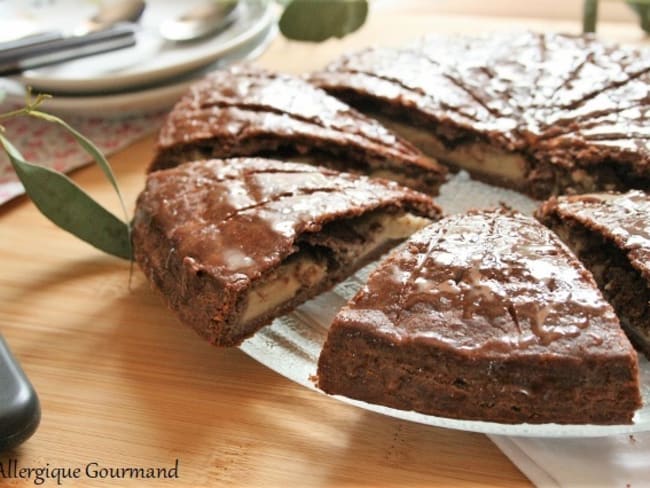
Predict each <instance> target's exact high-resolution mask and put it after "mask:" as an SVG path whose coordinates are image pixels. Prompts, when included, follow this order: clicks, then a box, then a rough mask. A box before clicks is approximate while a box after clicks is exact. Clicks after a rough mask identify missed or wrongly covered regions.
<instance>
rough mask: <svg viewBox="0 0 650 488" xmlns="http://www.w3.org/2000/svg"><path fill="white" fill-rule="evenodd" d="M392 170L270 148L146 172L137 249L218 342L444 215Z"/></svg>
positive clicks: (238, 335) (150, 273) (188, 319)
mask: <svg viewBox="0 0 650 488" xmlns="http://www.w3.org/2000/svg"><path fill="white" fill-rule="evenodd" d="M439 214H440V210H439V208H438V207H437V206H436V205H435V204H434V203H433V201H432V200H431V198H430V197H428V196H426V195H424V194H422V193H418V192H415V191H413V190H410V189H407V188H405V187H401V186H399V185H398V184H396V183H394V182H388V181H386V180H379V179H378V180H369V179H368V178H366V177H362V176H355V175H350V174H344V173H338V172H336V171H333V170H328V169H323V168H318V167H315V166H310V165H305V164H296V163H287V162H282V161H273V160H266V159H231V160H211V161H199V162H193V163H187V164H183V165H180V166H178V167H176V168H173V169H168V170H161V171H156V172H154V173H151V174H150V175H149V176H148V179H147V183H146V187H145V189H144V191H143V192H142V193H141V194H140V196H139V198H138V200H137V205H136V211H135V217H134V221H133V226H132V227H133V244H134V249H135V252H134V253H135V259H136V261H137V262H138V264H139V265H140V267H141V268H142V270H143V271H144V273H145V274H146V276H147V277H148V278H149V280H150V282H151V283H152V285H153V286H154V287H155V288H157V289H158V290H159V291H160V292H162V295H163V296H164V298H165V299H166V301H167V303H168V305H169V306H170V308H172V309H173V310H174V311H175V312H176V313H177V314H178V315H179V316H180V318H181V320H182V321H183V322H185V323H187V324H189V325H190V326H192V327H193V328H194V329H196V330H197V332H199V334H201V335H202V336H203V337H205V338H206V339H208V340H209V341H210V342H212V343H214V344H216V345H220V346H232V345H236V344H238V343H240V342H241V341H242V340H244V339H245V338H246V337H248V336H250V335H252V334H253V333H254V332H255V331H256V330H258V329H259V328H261V327H262V326H264V325H266V324H268V323H270V322H271V320H272V319H273V318H275V317H277V316H278V315H280V314H283V313H285V312H287V311H289V310H290V309H292V308H293V307H295V306H297V305H298V304H300V303H302V302H303V301H305V300H307V299H309V298H311V297H313V296H314V295H316V294H317V293H319V292H321V291H324V290H325V289H327V288H328V287H330V286H331V285H333V284H334V283H336V282H337V281H339V280H341V279H343V278H344V277H346V276H348V275H350V274H351V273H353V272H354V271H355V270H356V269H357V268H358V267H360V266H361V265H363V264H365V263H366V262H368V261H369V260H371V259H373V258H375V257H377V256H378V255H379V254H380V253H382V252H384V251H385V250H387V249H388V248H389V247H390V246H391V245H394V244H395V243H397V242H399V241H401V240H404V239H405V238H406V237H407V236H409V235H411V234H412V233H413V232H415V231H416V230H418V229H420V228H421V227H423V226H425V225H427V224H429V223H430V222H431V219H433V220H435V219H437V218H438V217H439Z"/></svg>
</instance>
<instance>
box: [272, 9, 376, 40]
mask: <svg viewBox="0 0 650 488" xmlns="http://www.w3.org/2000/svg"><path fill="white" fill-rule="evenodd" d="M367 16H368V2H367V0H293V1H292V2H291V3H290V4H289V5H288V6H287V8H286V9H285V11H284V13H283V14H282V17H281V18H280V31H281V32H282V34H283V35H284V36H285V37H287V38H288V39H294V40H296V41H312V42H321V41H324V40H326V39H329V38H330V37H339V38H340V37H343V36H345V35H346V34H349V33H350V32H354V31H355V30H357V29H358V28H359V27H361V26H362V25H363V23H364V22H365V21H366V17H367Z"/></svg>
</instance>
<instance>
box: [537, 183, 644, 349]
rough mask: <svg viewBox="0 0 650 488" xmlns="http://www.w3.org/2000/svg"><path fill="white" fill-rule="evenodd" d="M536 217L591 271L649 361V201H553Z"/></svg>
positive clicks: (602, 197) (613, 197)
mask: <svg viewBox="0 0 650 488" xmlns="http://www.w3.org/2000/svg"><path fill="white" fill-rule="evenodd" d="M537 218H538V219H540V220H541V222H542V223H544V224H545V225H547V226H548V227H550V228H551V229H553V230H554V231H555V232H556V233H557V234H558V235H559V236H560V238H561V239H562V240H563V241H564V242H565V243H566V244H567V245H568V246H569V247H570V248H571V249H572V250H573V252H575V253H576V255H577V256H578V258H579V259H580V260H581V261H582V262H583V264H584V265H585V266H586V267H587V269H589V270H590V271H591V272H592V274H593V275H594V278H595V279H596V282H597V283H598V286H599V287H600V289H601V290H602V292H603V294H604V295H605V297H606V298H607V300H609V302H610V303H611V304H612V306H613V307H614V310H616V313H617V314H618V316H619V318H620V319H621V324H622V325H623V329H624V330H625V332H626V333H627V336H628V337H629V338H630V341H632V344H634V345H635V346H636V347H637V349H639V350H640V351H642V352H643V353H644V354H645V355H646V357H647V358H649V359H650V197H648V195H647V194H645V193H643V192H641V191H630V192H627V193H623V194H620V193H596V194H589V195H582V196H571V197H558V198H552V199H550V200H548V201H547V202H545V203H544V204H543V205H542V206H541V207H540V208H539V210H538V212H537Z"/></svg>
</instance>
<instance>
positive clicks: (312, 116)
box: [150, 66, 446, 195]
mask: <svg viewBox="0 0 650 488" xmlns="http://www.w3.org/2000/svg"><path fill="white" fill-rule="evenodd" d="M234 156H265V157H273V158H276V159H289V160H294V161H295V160H300V161H301V162H307V163H311V164H320V165H323V166H327V167H330V168H333V169H337V170H340V171H348V172H353V173H361V174H367V175H370V176H380V177H385V178H388V179H393V180H396V181H399V182H401V183H402V184H405V185H407V186H410V187H412V188H415V189H417V190H419V191H423V192H425V193H429V194H432V195H435V194H437V192H438V187H439V186H440V184H441V183H442V182H443V181H444V178H445V175H446V170H445V168H444V167H443V166H441V165H439V164H438V163H436V161H435V160H433V159H432V158H430V157H427V156H425V155H423V154H422V153H421V152H420V151H419V150H418V149H416V148H415V147H414V146H412V145H411V144H410V143H408V142H406V141H404V140H402V139H401V138H400V137H398V136H396V135H395V134H393V133H392V132H390V131H389V130H387V129H386V128H384V127H383V126H381V125H380V124H379V123H378V122H376V121H374V120H372V119H369V118H368V117H366V116H364V115H362V114H360V113H359V112H357V111H356V110H354V109H351V108H350V107H349V106H347V105H345V104H344V103H342V102H340V101H339V100H337V99H336V98H334V97H332V96H330V95H328V94H327V93H325V92H324V91H323V90H320V89H318V88H316V87H314V86H313V85H310V84H309V83H307V82H306V81H304V80H302V79H300V78H296V77H293V76H289V75H284V74H277V73H271V72H268V71H264V70H261V69H258V68H254V67H252V66H237V67H233V68H230V69H228V70H223V71H216V72H214V73H212V74H211V75H210V76H208V77H207V78H205V79H204V80H202V81H200V82H198V83H196V84H195V85H194V86H192V87H191V88H190V91H189V93H188V94H187V95H185V96H184V97H183V98H182V99H181V100H180V101H179V102H178V103H177V104H176V106H175V107H174V109H173V110H172V112H171V113H170V114H169V116H168V117H167V120H166V121H165V123H164V125H163V127H162V130H161V132H160V135H159V138H158V150H157V155H156V157H155V159H154V161H153V163H152V165H151V168H150V169H151V170H157V169H162V168H169V167H173V166H176V165H178V164H180V163H184V162H186V161H194V160H197V159H206V158H229V157H234Z"/></svg>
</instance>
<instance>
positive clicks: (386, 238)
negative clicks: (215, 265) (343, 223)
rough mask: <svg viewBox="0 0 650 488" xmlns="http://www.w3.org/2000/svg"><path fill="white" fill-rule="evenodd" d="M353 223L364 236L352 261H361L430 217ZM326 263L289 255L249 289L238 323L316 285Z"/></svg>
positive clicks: (377, 216) (379, 216)
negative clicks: (261, 280)
mask: <svg viewBox="0 0 650 488" xmlns="http://www.w3.org/2000/svg"><path fill="white" fill-rule="evenodd" d="M353 222H354V229H355V231H356V232H358V233H360V234H362V235H364V236H366V239H365V241H364V242H363V244H361V245H356V246H355V247H354V248H353V249H351V251H353V252H354V256H355V258H354V263H358V262H360V261H363V260H364V259H366V258H367V257H368V256H370V255H372V254H373V253H374V252H375V251H377V250H378V249H380V248H382V247H385V246H386V245H387V244H388V243H389V242H391V241H400V240H404V239H406V238H407V237H408V236H410V235H411V234H413V233H414V232H416V231H418V230H420V229H421V228H423V227H425V226H427V225H428V224H430V223H431V221H430V220H429V219H426V218H423V217H418V216H415V215H413V214H410V213H404V214H401V215H400V214H388V213H384V212H373V213H370V214H367V215H363V216H361V217H358V218H356V219H354V221H353ZM354 263H352V265H354ZM327 265H328V263H327V260H326V259H325V258H320V259H319V258H317V257H316V256H314V255H312V254H311V253H310V252H309V251H306V250H303V251H299V252H298V253H297V254H295V255H293V256H291V257H290V258H289V259H288V260H287V261H286V262H285V263H284V264H282V265H280V266H279V267H278V269H276V270H275V271H274V272H273V273H272V275H271V276H269V277H267V278H266V279H265V280H264V281H263V282H261V283H259V284H257V285H255V286H254V287H253V288H252V290H251V292H250V293H249V295H248V301H247V303H246V306H245V307H244V311H243V312H242V315H241V322H242V323H247V322H251V321H254V320H256V319H258V318H260V317H262V316H264V315H265V314H267V313H269V312H270V311H271V310H273V309H275V308H277V307H279V306H281V305H282V304H284V303H287V302H289V301H291V300H292V299H293V298H294V297H295V296H296V295H297V294H298V293H299V292H300V291H301V290H304V289H305V288H315V287H316V286H317V285H318V284H320V283H321V282H323V281H324V280H325V279H326V278H327V273H328V266H327Z"/></svg>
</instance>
